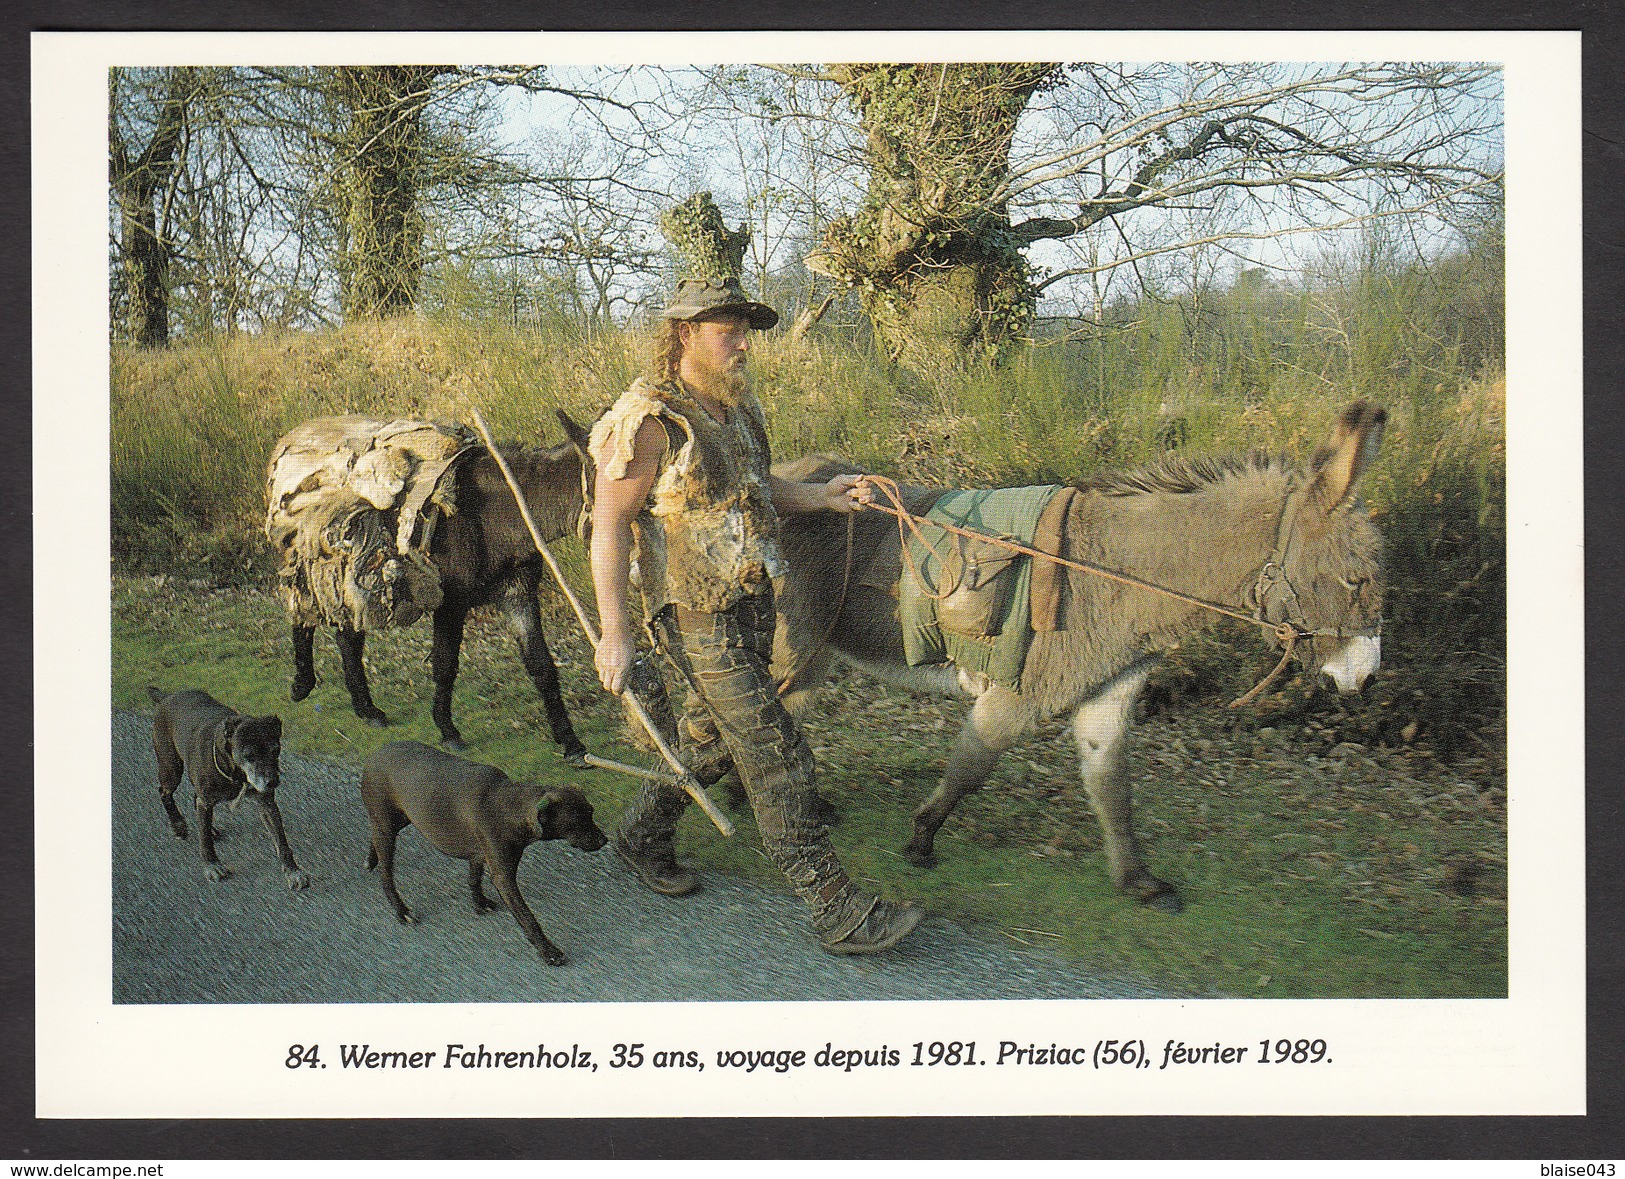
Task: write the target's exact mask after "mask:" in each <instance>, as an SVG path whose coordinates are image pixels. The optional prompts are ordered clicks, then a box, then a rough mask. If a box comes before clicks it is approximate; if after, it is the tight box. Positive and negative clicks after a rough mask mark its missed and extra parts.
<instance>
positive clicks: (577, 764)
mask: <svg viewBox="0 0 1625 1179" xmlns="http://www.w3.org/2000/svg"><path fill="white" fill-rule="evenodd" d="M564 764H565V765H567V766H569V767H570V768H571V769H573V770H590V769H591V768H592V767H591V766H589V765H588V764H587V748H586V746H582V747H581V748H580V749H575V750H569V751H566V753H565V755H564Z"/></svg>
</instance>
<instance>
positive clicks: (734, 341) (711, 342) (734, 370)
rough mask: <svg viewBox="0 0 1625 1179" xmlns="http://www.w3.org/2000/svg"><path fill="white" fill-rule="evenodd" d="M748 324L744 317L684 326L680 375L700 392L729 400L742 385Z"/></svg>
mask: <svg viewBox="0 0 1625 1179" xmlns="http://www.w3.org/2000/svg"><path fill="white" fill-rule="evenodd" d="M750 332H751V329H750V323H749V321H748V320H746V319H745V318H744V317H743V316H728V317H726V318H718V319H703V320H700V321H699V322H697V323H687V324H684V325H683V361H682V373H683V378H684V379H685V380H686V381H688V382H689V384H691V385H693V386H695V387H696V388H697V389H699V391H700V392H702V393H705V394H707V395H709V396H713V397H717V398H718V399H719V400H721V401H724V402H729V403H731V401H732V400H733V399H734V398H735V397H737V395H738V393H739V392H741V391H743V389H744V387H745V358H746V356H747V355H748V354H749V352H750Z"/></svg>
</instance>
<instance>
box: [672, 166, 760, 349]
mask: <svg viewBox="0 0 1625 1179" xmlns="http://www.w3.org/2000/svg"><path fill="white" fill-rule="evenodd" d="M660 232H661V233H662V234H664V235H665V238H666V240H667V241H668V242H670V243H671V246H672V250H673V252H674V253H676V254H677V255H678V257H679V258H680V259H681V260H682V264H683V266H684V268H685V269H686V271H687V273H688V274H689V275H691V276H693V277H690V278H685V279H683V280H682V281H681V282H679V283H678V284H677V291H676V293H675V294H674V295H673V296H672V300H671V305H670V306H668V307H667V308H666V310H665V311H663V312H662V313H661V314H662V316H663V317H664V318H666V319H683V320H695V319H714V318H717V317H720V316H724V315H742V316H744V317H745V319H747V320H748V321H749V322H750V326H751V327H753V328H755V329H756V330H757V331H766V330H767V329H768V328H770V327H772V326H773V325H774V324H776V323H778V322H779V313H778V312H777V311H774V310H773V308H771V307H769V306H768V305H767V304H765V303H758V302H757V301H756V300H754V299H752V298H751V297H750V296H749V295H747V294H745V288H744V286H743V285H742V284H741V283H740V280H739V272H740V271H741V270H742V269H743V264H744V260H745V246H746V245H747V244H749V242H750V229H749V228H748V227H747V226H744V225H741V226H740V227H739V228H738V229H737V230H731V231H730V230H729V229H728V227H727V226H726V225H725V224H724V223H723V220H722V211H721V210H720V209H718V208H717V206H716V202H715V201H713V200H712V199H711V194H710V193H708V192H702V193H697V194H695V195H694V196H692V197H689V198H688V200H686V201H683V202H681V203H680V204H677V205H674V206H672V207H671V208H670V209H668V210H666V212H665V213H663V214H661V217H660Z"/></svg>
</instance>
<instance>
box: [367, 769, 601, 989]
mask: <svg viewBox="0 0 1625 1179" xmlns="http://www.w3.org/2000/svg"><path fill="white" fill-rule="evenodd" d="M361 801H362V803H363V804H364V805H365V806H366V808H367V817H368V819H370V820H371V822H372V846H371V847H370V848H369V849H368V850H367V870H368V871H369V872H370V871H372V869H374V868H376V867H378V866H379V865H380V864H381V865H383V877H382V878H383V883H384V896H386V897H388V898H389V903H390V904H392V905H394V906H395V916H396V917H397V918H398V919H399V920H401V921H405V922H414V921H416V920H417V918H415V917H414V916H413V915H412V913H411V911H410V910H409V909H407V907H406V903H405V902H404V901H402V900H401V894H400V893H399V892H397V891H396V890H395V837H396V836H397V835H398V834H400V831H401V828H403V827H406V826H410V825H413V824H416V826H417V828H418V830H419V831H421V832H423V834H424V837H425V838H427V839H428V841H429V842H430V843H432V844H434V846H435V847H437V848H439V849H440V850H441V851H443V852H445V853H446V854H447V855H448V856H453V857H455V858H457V859H459V860H467V861H468V887H469V890H470V892H471V893H472V894H473V900H474V912H475V913H488V912H490V911H491V910H492V909H494V908H496V904H495V903H494V902H492V901H491V900H490V899H489V898H488V897H487V896H486V895H485V892H484V890H483V889H482V888H481V887H480V878H481V876H482V875H483V874H484V871H485V870H486V869H489V871H490V873H491V882H492V883H493V884H495V885H496V889H497V893H498V895H499V896H501V897H502V899H503V900H504V901H506V902H507V905H508V911H509V912H511V913H512V914H513V916H514V920H515V921H517V922H519V928H520V929H522V930H524V931H525V936H526V937H527V938H529V939H530V944H531V945H533V946H535V947H536V949H537V950H538V951H539V952H540V953H541V955H542V957H543V958H544V959H545V960H546V961H547V964H548V965H549V966H563V965H564V963H565V961H566V959H565V957H564V953H563V951H561V950H560V949H559V948H558V947H557V946H555V945H554V944H553V943H552V942H550V941H548V940H547V935H546V934H545V933H543V932H542V927H541V925H540V924H538V922H537V920H536V915H535V914H534V913H532V912H531V911H530V906H529V905H527V904H525V898H524V897H522V896H520V895H519V884H518V880H517V878H516V875H515V874H516V872H517V871H518V868H519V857H520V854H521V853H523V852H524V850H525V848H527V847H529V846H530V845H531V844H532V843H535V842H536V841H537V840H539V839H564V840H568V841H569V842H570V844H571V846H573V847H577V848H580V849H581V850H582V851H587V852H593V851H597V850H598V849H599V848H601V847H603V846H604V833H603V832H602V831H600V830H599V829H598V824H597V823H595V822H593V818H592V805H591V804H590V803H589V802H588V801H587V797H586V795H584V794H582V793H581V791H579V790H577V789H576V788H575V787H574V786H560V787H556V788H552V789H549V788H547V787H544V786H540V785H536V784H533V783H530V782H514V781H512V780H510V779H509V778H508V776H507V775H506V774H504V773H503V772H502V771H501V770H498V769H493V768H492V767H490V766H482V765H478V764H476V763H474V762H470V761H464V760H463V759H462V758H460V757H453V756H452V755H451V754H449V753H442V752H441V751H440V750H438V749H431V748H430V747H429V746H427V745H420V744H419V743H418V742H416V741H395V742H393V743H391V744H389V745H385V746H384V747H383V748H381V749H379V750H378V751H377V752H375V753H374V754H373V755H372V756H371V757H369V758H368V759H367V764H366V766H365V767H364V768H363V769H362V771H361Z"/></svg>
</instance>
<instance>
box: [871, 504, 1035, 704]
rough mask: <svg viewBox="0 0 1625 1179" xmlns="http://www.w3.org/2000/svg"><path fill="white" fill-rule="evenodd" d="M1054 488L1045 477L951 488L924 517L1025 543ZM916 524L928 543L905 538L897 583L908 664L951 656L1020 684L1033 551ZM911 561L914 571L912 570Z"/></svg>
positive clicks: (1029, 629) (968, 666)
mask: <svg viewBox="0 0 1625 1179" xmlns="http://www.w3.org/2000/svg"><path fill="white" fill-rule="evenodd" d="M1059 490H1060V488H1059V487H1057V486H1053V485H1049V486H1043V487H1006V488H999V489H997V490H993V491H950V492H949V493H948V494H947V495H944V496H943V497H942V498H941V499H939V500H938V501H937V503H936V506H935V507H933V508H932V509H931V511H930V513H929V514H928V515H927V517H926V519H927V520H928V521H937V522H940V523H945V524H952V525H955V526H957V527H960V528H967V529H970V530H972V531H974V532H979V533H983V534H985V535H987V536H994V537H1002V538H1004V539H1006V540H1014V541H1018V542H1020V543H1022V544H1026V545H1031V544H1032V538H1033V534H1034V533H1035V532H1036V531H1037V528H1038V518H1039V517H1040V516H1041V515H1042V514H1043V512H1044V508H1045V506H1046V505H1047V504H1048V503H1049V502H1050V499H1051V498H1052V497H1053V496H1054V495H1055V493H1056V492H1057V491H1059ZM920 532H921V533H922V534H923V535H924V537H925V539H926V541H927V542H929V547H928V545H927V544H924V543H921V541H920V539H919V538H910V540H909V544H908V555H909V561H905V562H904V567H903V579H902V584H901V587H900V588H899V590H898V613H899V616H900V618H901V620H902V624H903V652H904V654H905V655H906V656H907V657H908V662H909V664H910V665H911V666H918V665H920V664H928V663H943V662H946V661H949V660H952V661H953V662H954V663H956V664H958V665H959V666H960V667H962V668H964V669H965V670H967V671H973V672H979V673H980V674H982V675H985V676H987V677H988V678H989V679H991V680H993V681H995V682H996V683H1000V684H1003V685H1005V686H1006V687H1008V688H1010V689H1012V690H1019V689H1020V682H1021V668H1022V664H1023V663H1024V662H1025V661H1026V658H1027V647H1028V645H1029V644H1030V643H1031V642H1032V636H1033V630H1032V621H1031V613H1030V610H1029V603H1030V600H1031V595H1032V560H1031V558H1029V557H1026V556H1024V555H1022V554H1020V553H1012V552H1011V551H1010V550H1008V549H1005V548H1001V547H1000V546H997V545H989V544H986V543H984V542H979V541H969V540H966V539H965V538H963V537H960V536H956V535H954V534H953V533H950V532H945V531H944V530H943V529H941V528H934V527H932V526H931V525H930V524H922V525H920ZM910 562H912V567H913V568H914V569H915V570H917V571H918V575H919V576H918V577H916V576H915V575H914V574H912V573H910ZM945 562H946V565H947V567H946V569H945V568H944V563H945ZM922 579H923V583H924V584H923V585H922V584H921V582H922Z"/></svg>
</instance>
